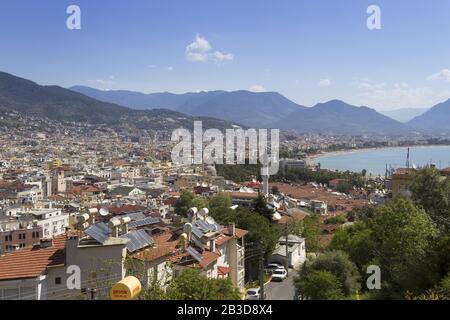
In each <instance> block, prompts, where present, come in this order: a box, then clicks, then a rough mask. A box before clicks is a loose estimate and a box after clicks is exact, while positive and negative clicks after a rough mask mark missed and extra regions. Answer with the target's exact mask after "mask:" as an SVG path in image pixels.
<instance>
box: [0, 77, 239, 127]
mask: <svg viewBox="0 0 450 320" xmlns="http://www.w3.org/2000/svg"><path fill="white" fill-rule="evenodd" d="M0 109H6V110H14V111H18V112H19V113H21V114H24V115H28V116H36V117H44V118H48V119H51V120H56V121H71V122H72V121H73V122H87V123H92V124H109V125H128V126H131V127H134V128H137V129H147V130H166V131H170V130H174V129H176V128H180V127H185V128H192V127H193V121H194V120H201V121H203V126H204V127H205V128H219V129H224V128H231V127H232V126H234V125H235V124H234V123H231V122H230V121H226V120H221V119H212V118H208V117H192V116H189V115H185V114H182V113H179V112H176V111H173V110H167V109H159V108H158V109H152V110H134V109H130V108H127V107H124V106H120V105H117V104H112V103H108V102H103V101H99V100H96V99H93V98H91V97H88V96H86V95H83V94H80V93H78V92H75V91H72V90H68V89H65V88H62V87H59V86H41V85H38V84H36V83H35V82H32V81H30V80H26V79H23V78H19V77H16V76H13V75H11V74H8V73H4V72H0Z"/></svg>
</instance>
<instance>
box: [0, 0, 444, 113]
mask: <svg viewBox="0 0 450 320" xmlns="http://www.w3.org/2000/svg"><path fill="white" fill-rule="evenodd" d="M372 4H376V5H378V6H379V7H380V9H381V29H379V30H369V29H368V28H367V25H366V20H367V18H368V17H369V16H370V14H368V13H367V8H368V7H369V6H370V5H372ZM70 5H77V6H79V7H80V9H81V29H80V30H69V29H68V28H67V26H66V20H67V18H68V17H69V14H67V13H66V9H67V7H68V6H70ZM449 9H450V4H449V3H448V2H445V1H436V2H434V3H433V4H432V5H430V4H429V3H426V2H425V1H414V2H410V1H396V2H395V3H392V2H389V1H377V2H373V1H357V2H356V1H348V2H345V3H333V2H332V1H318V2H317V1H316V2H315V3H311V2H307V1H285V2H283V3H282V4H276V3H274V2H262V3H260V2H256V1H247V2H245V3H240V2H237V1H230V2H227V3H226V4H225V3H222V4H213V3H210V2H207V1H197V2H195V3H184V2H182V1H170V2H163V1H135V2H134V3H133V5H129V4H127V3H125V2H123V1H121V2H113V3H112V2H106V1H96V2H95V3H91V2H88V1H74V0H72V1H58V2H55V1H47V2H44V3H27V4H25V3H23V2H17V1H14V2H13V1H3V2H2V10H0V27H1V28H0V38H2V39H4V41H2V42H1V43H0V70H1V71H5V72H9V73H12V74H16V75H18V76H20V77H24V78H28V79H33V80H34V81H36V82H38V83H40V84H51V85H54V84H56V85H60V86H63V87H70V86H73V85H84V86H90V87H95V88H98V89H103V90H105V89H108V90H119V89H120V90H132V91H139V92H145V93H152V92H166V91H167V92H173V93H184V92H197V91H213V90H226V91H235V90H250V91H256V92H260V91H276V92H279V93H281V94H283V95H284V96H286V97H287V98H289V99H291V100H292V101H294V102H296V103H298V104H301V105H306V106H312V105H314V104H316V103H319V102H324V101H328V100H331V99H341V100H343V101H346V102H348V103H351V104H354V105H367V106H370V107H373V108H375V109H377V110H379V111H385V110H393V109H398V108H409V107H412V108H423V107H431V106H433V105H435V104H437V103H439V102H442V101H445V100H447V99H448V98H450V86H449V84H450V70H449V69H448V68H449V66H448V65H447V64H446V57H448V53H449V50H450V45H449V44H448V43H447V42H446V41H443V39H446V38H448V36H449V35H450V34H449V33H450V31H449V30H450V28H448V27H449V24H450V22H449V21H448V19H446V12H448V11H449ZM11 17H13V18H14V19H11ZM412 66H414V68H412Z"/></svg>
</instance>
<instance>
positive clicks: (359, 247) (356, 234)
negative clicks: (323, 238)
mask: <svg viewBox="0 0 450 320" xmlns="http://www.w3.org/2000/svg"><path fill="white" fill-rule="evenodd" d="M329 248H330V249H331V250H342V251H344V252H346V253H347V254H348V255H349V257H350V259H351V260H352V261H353V262H354V263H355V264H356V266H357V267H358V269H359V270H360V272H361V273H362V274H365V269H366V267H367V265H369V264H370V261H372V260H373V259H374V252H375V251H374V250H375V247H374V237H373V233H372V230H371V229H370V228H369V227H368V226H367V224H366V223H365V222H363V221H357V222H356V223H355V224H354V225H352V226H350V227H346V228H344V229H339V230H337V231H336V232H335V234H334V237H333V240H332V241H331V243H330V246H329Z"/></svg>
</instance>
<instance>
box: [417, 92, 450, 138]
mask: <svg viewBox="0 0 450 320" xmlns="http://www.w3.org/2000/svg"><path fill="white" fill-rule="evenodd" d="M408 125H410V126H411V127H413V128H417V129H420V130H426V131H429V132H445V133H449V132H450V99H449V100H447V101H445V102H442V103H440V104H437V105H435V106H434V107H432V108H431V109H430V110H428V111H427V112H425V113H424V114H422V115H420V116H417V117H415V118H414V119H412V120H410V121H409V122H408Z"/></svg>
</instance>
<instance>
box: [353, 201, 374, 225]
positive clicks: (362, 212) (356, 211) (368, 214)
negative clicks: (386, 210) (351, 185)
mask: <svg viewBox="0 0 450 320" xmlns="http://www.w3.org/2000/svg"><path fill="white" fill-rule="evenodd" d="M376 208H377V207H376V206H374V205H365V206H362V207H356V208H353V209H352V210H351V211H350V212H348V213H347V219H348V221H352V222H353V221H356V220H363V221H367V220H368V219H370V218H373V217H374V216H375V214H376V212H377V211H376V210H377V209H376Z"/></svg>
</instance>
